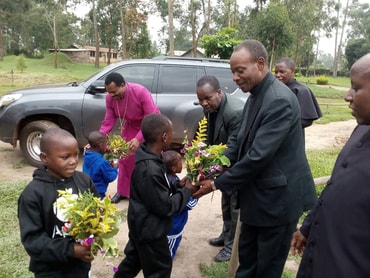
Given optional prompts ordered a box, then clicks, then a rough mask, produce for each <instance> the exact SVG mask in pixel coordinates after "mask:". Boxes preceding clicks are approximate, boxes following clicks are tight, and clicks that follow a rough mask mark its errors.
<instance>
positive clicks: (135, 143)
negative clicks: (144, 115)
mask: <svg viewBox="0 0 370 278" xmlns="http://www.w3.org/2000/svg"><path fill="white" fill-rule="evenodd" d="M127 144H128V146H129V148H130V150H132V151H135V150H136V149H137V148H138V147H139V146H140V141H139V140H138V139H137V138H132V139H131V140H130V141H129V142H128V143H127Z"/></svg>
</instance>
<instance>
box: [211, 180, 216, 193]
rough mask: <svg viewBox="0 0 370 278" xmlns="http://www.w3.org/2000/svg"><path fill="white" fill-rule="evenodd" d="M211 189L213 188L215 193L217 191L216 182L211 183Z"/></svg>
mask: <svg viewBox="0 0 370 278" xmlns="http://www.w3.org/2000/svg"><path fill="white" fill-rule="evenodd" d="M211 187H212V190H213V191H215V190H217V187H216V185H215V181H214V180H212V181H211Z"/></svg>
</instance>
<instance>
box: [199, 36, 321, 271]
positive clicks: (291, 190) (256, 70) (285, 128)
mask: <svg viewBox="0 0 370 278" xmlns="http://www.w3.org/2000/svg"><path fill="white" fill-rule="evenodd" d="M230 68H231V71H232V73H233V80H234V81H235V82H236V83H237V84H238V86H239V88H240V89H241V90H242V91H243V92H250V93H251V96H250V97H249V98H248V101H247V103H246V106H245V109H244V112H243V113H244V115H243V120H242V123H241V126H240V130H239V132H238V134H237V135H234V136H231V137H230V139H229V141H228V148H227V150H226V151H225V154H226V155H227V156H228V157H229V159H230V161H231V163H232V166H231V167H230V168H229V169H228V170H227V171H226V172H224V173H223V174H222V175H220V176H219V177H217V178H216V179H215V180H212V181H211V180H205V181H202V182H200V183H199V185H200V188H199V190H198V191H197V192H196V193H195V194H194V196H195V197H200V196H202V195H204V194H207V193H209V192H212V190H216V189H220V190H222V191H223V192H226V193H230V192H232V191H233V190H235V189H237V190H238V196H239V204H240V221H241V233H240V238H239V267H238V270H237V272H236V276H235V277H237V278H249V277H259V278H261V277H266V278H275V277H276V278H280V277H281V274H282V272H283V268H284V264H285V261H286V258H287V256H288V252H289V248H290V239H291V235H292V234H293V232H294V231H295V230H296V225H297V222H298V219H299V217H300V216H301V215H302V213H303V211H305V210H307V209H310V208H311V207H312V206H313V205H314V204H315V202H316V199H317V198H316V192H315V185H314V181H313V178H312V175H311V171H310V168H309V165H308V162H307V158H306V155H305V149H304V140H303V134H302V128H301V119H300V108H299V104H298V100H297V98H296V97H295V95H294V94H292V92H291V91H290V89H289V88H288V87H287V86H285V85H284V84H283V83H281V82H280V81H278V80H277V79H276V78H275V77H274V76H273V75H272V74H271V73H270V72H269V70H268V60H267V51H266V49H265V47H264V46H263V45H262V44H261V43H260V42H259V41H256V40H246V41H244V42H242V43H241V44H240V45H239V46H237V47H236V48H235V50H234V52H233V54H232V55H231V57H230Z"/></svg>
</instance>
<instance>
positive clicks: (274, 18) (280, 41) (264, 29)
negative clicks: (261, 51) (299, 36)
mask: <svg viewBox="0 0 370 278" xmlns="http://www.w3.org/2000/svg"><path fill="white" fill-rule="evenodd" d="M254 24H255V28H256V31H257V32H256V35H257V38H258V40H260V41H261V42H262V43H263V44H264V46H265V47H266V49H267V51H268V52H269V55H270V57H271V59H270V60H273V59H274V57H275V56H283V54H284V51H285V50H286V49H287V48H289V47H290V46H291V44H292V43H293V33H292V22H291V20H290V18H289V14H288V11H287V8H286V6H285V5H284V4H281V3H274V2H271V3H270V4H269V5H268V6H267V8H265V9H263V10H262V11H261V12H259V13H258V14H257V16H256V20H255V22H254Z"/></svg>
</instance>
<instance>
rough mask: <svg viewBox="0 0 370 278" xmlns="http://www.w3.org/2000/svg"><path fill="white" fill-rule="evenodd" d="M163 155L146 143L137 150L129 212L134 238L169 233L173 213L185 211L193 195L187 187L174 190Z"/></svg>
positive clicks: (155, 236)
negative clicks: (156, 152) (158, 154)
mask: <svg viewBox="0 0 370 278" xmlns="http://www.w3.org/2000/svg"><path fill="white" fill-rule="evenodd" d="M165 172H166V170H165V166H164V164H163V161H162V159H161V157H159V156H157V155H155V154H154V153H152V152H151V151H150V150H149V149H148V147H147V145H146V144H145V142H144V143H142V144H141V145H140V147H139V148H138V149H137V150H136V155H135V170H134V172H133V174H132V176H131V188H130V190H131V195H130V200H129V207H128V212H127V222H128V226H129V235H130V238H132V239H135V240H138V241H142V242H149V241H152V240H156V239H159V238H161V237H166V236H167V233H168V232H169V231H170V230H171V227H172V216H173V215H175V214H177V213H179V212H181V211H182V210H183V209H184V207H185V206H186V204H187V203H188V201H189V198H190V196H191V193H190V191H189V190H188V189H187V188H185V187H184V188H178V189H177V190H176V191H175V192H173V193H171V188H170V185H169V182H168V179H167V177H166V174H165Z"/></svg>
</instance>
